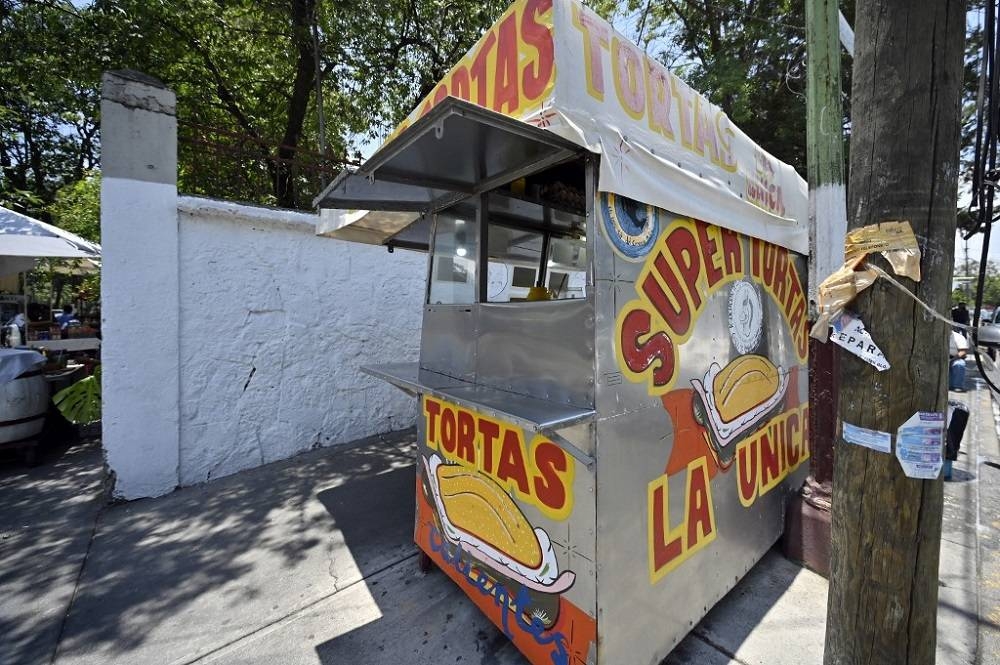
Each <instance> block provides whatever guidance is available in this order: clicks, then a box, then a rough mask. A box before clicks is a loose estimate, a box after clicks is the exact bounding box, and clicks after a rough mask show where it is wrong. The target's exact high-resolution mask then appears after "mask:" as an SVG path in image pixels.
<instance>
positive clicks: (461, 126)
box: [313, 97, 582, 212]
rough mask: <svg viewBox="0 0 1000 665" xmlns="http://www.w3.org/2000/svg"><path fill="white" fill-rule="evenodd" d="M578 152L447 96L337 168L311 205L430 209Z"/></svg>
mask: <svg viewBox="0 0 1000 665" xmlns="http://www.w3.org/2000/svg"><path fill="white" fill-rule="evenodd" d="M581 151H582V149H581V148H580V147H579V146H577V145H575V144H573V143H570V142H569V141H567V140H565V139H563V138H561V137H559V136H557V135H555V134H553V133H551V132H547V131H545V130H543V129H539V128H537V127H534V126H532V125H529V124H527V123H523V122H521V121H519V120H514V119H512V118H509V117H507V116H504V115H501V114H499V113H495V112H493V111H489V110H487V109H484V108H482V107H479V106H476V105H474V104H470V103H468V102H465V101H462V100H460V99H455V98H453V97H449V98H447V99H445V100H444V101H443V102H441V103H439V104H438V105H437V106H435V107H434V108H433V109H431V110H430V111H429V112H428V113H427V114H426V115H424V116H423V117H422V118H420V119H419V120H417V121H416V122H414V123H413V124H412V125H410V126H409V127H407V128H406V129H404V130H403V131H402V132H400V134H399V135H398V136H396V137H395V138H394V139H392V140H391V141H389V142H388V143H386V144H385V145H383V146H382V147H381V148H379V150H378V151H377V152H376V153H375V154H374V155H372V157H371V158H370V159H368V161H366V162H365V163H364V165H362V166H361V167H360V168H359V169H357V171H356V172H353V173H351V172H346V171H345V172H344V173H342V174H341V175H340V176H339V177H338V178H337V179H336V180H334V181H333V182H332V183H331V184H330V186H329V187H327V188H326V189H325V190H324V191H323V193H322V194H320V195H319V196H318V197H317V198H316V200H315V201H314V202H313V204H314V205H316V206H319V207H322V208H342V209H349V210H354V209H368V210H417V211H423V212H433V211H435V210H440V209H441V208H443V207H445V206H447V205H449V204H451V203H453V202H455V201H456V200H458V199H460V198H464V197H465V196H468V195H471V194H476V193H479V192H485V191H489V190H490V189H493V188H494V187H496V186H498V185H500V184H503V183H505V182H510V181H511V180H515V179H517V178H519V177H521V176H522V175H525V174H527V173H530V172H533V171H536V170H540V169H542V168H546V167H547V166H552V165H555V164H558V163H560V162H563V161H567V160H569V159H571V158H573V157H574V156H575V155H577V154H579V153H580V152H581Z"/></svg>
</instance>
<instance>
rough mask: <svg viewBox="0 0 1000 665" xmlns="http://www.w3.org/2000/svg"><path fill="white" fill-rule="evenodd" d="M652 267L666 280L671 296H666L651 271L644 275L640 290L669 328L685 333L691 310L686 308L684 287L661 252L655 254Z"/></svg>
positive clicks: (688, 324) (679, 333) (678, 332)
mask: <svg viewBox="0 0 1000 665" xmlns="http://www.w3.org/2000/svg"><path fill="white" fill-rule="evenodd" d="M653 267H654V268H655V269H656V272H657V273H658V274H659V275H660V277H662V278H663V281H664V282H666V284H667V288H669V289H670V293H671V295H672V296H673V298H668V297H667V294H666V293H664V291H663V289H662V288H661V287H660V283H659V282H657V281H656V278H655V277H653V275H652V273H650V274H648V275H646V279H644V280H643V281H642V291H643V293H645V294H646V297H647V298H649V302H651V303H652V304H653V307H655V308H656V311H657V312H658V313H659V314H660V316H662V317H663V320H664V321H666V323H667V325H668V326H670V329H671V330H673V331H674V333H675V334H677V335H686V334H687V331H688V327H689V326H690V325H691V310H690V309H689V308H688V303H687V298H685V297H684V289H683V287H681V283H680V281H678V279H677V275H675V274H674V271H673V270H672V269H671V268H670V265H669V264H668V263H667V259H666V258H664V256H663V255H662V254H657V256H656V258H655V259H653Z"/></svg>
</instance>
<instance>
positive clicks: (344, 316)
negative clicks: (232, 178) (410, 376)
mask: <svg viewBox="0 0 1000 665" xmlns="http://www.w3.org/2000/svg"><path fill="white" fill-rule="evenodd" d="M178 221H179V229H180V275H181V277H180V302H181V306H180V339H181V351H180V375H181V383H180V412H181V428H180V472H179V476H180V484H181V485H190V484H192V483H197V482H202V481H205V480H209V479H212V478H217V477H219V476H224V475H227V474H231V473H234V472H236V471H239V470H241V469H246V468H250V467H254V466H258V465H260V464H265V463H267V462H273V461H275V460H279V459H284V458H286V457H289V456H291V455H294V454H296V453H298V452H301V451H303V450H307V449H309V448H312V447H315V446H328V445H333V444H336V443H342V442H346V441H351V440H354V439H358V438H361V437H365V436H370V435H372V434H377V433H382V432H388V431H392V430H397V429H403V428H406V427H409V426H411V425H412V424H413V423H414V420H415V417H416V400H414V399H413V398H412V397H408V396H407V395H405V394H404V393H402V392H401V391H399V390H398V389H396V388H393V387H391V386H389V385H388V384H386V383H385V382H383V381H379V380H376V379H373V378H372V377H369V376H367V375H365V374H362V373H361V372H360V371H359V370H358V366H359V365H362V364H374V363H379V362H389V361H393V360H416V359H417V353H418V348H419V341H420V315H421V311H422V306H421V305H422V300H423V296H424V272H425V270H426V257H425V255H423V254H418V253H414V252H407V251H401V250H397V251H396V252H395V253H393V254H389V253H388V252H387V251H386V250H385V248H381V247H373V246H369V245H359V244H357V243H347V242H343V241H339V240H333V239H329V238H320V237H317V236H316V235H315V223H316V221H317V216H316V215H306V214H301V213H293V212H287V211H276V210H268V209H263V208H251V207H246V206H238V205H234V204H229V203H221V202H216V201H210V200H207V199H197V198H181V199H180V202H179V212H178Z"/></svg>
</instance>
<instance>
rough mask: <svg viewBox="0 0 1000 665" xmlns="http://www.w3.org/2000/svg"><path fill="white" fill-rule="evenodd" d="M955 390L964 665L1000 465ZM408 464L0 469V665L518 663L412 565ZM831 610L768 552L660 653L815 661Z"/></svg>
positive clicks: (366, 451)
mask: <svg viewBox="0 0 1000 665" xmlns="http://www.w3.org/2000/svg"><path fill="white" fill-rule="evenodd" d="M963 398H964V399H967V400H969V401H970V404H971V405H972V406H973V407H974V408H973V417H972V419H971V422H970V425H969V435H968V436H967V439H966V441H967V445H966V447H965V449H964V450H965V452H966V453H967V454H966V455H964V456H963V459H962V460H961V461H960V463H959V464H958V465H956V478H960V480H959V481H958V482H953V483H948V484H946V487H945V492H946V506H945V523H944V533H945V536H944V539H943V542H942V566H941V570H942V574H941V605H940V614H939V616H940V627H939V658H938V662H939V663H949V664H950V663H956V664H959V663H961V664H964V663H969V664H970V665H971V664H973V663H977V662H978V663H996V662H998V661H997V657H996V651H995V650H994V651H993V652H992V656H991V657H985V658H984V657H983V654H984V653H989V652H984V651H983V648H982V647H985V646H988V645H989V644H990V642H989V640H990V639H993V640H994V641H993V642H992V645H993V648H994V649H995V646H996V641H995V639H996V630H995V629H996V625H997V623H998V622H997V621H995V620H993V621H992V624H987V627H989V625H992V630H993V632H992V633H990V632H989V631H988V630H987V632H986V634H985V635H981V634H980V632H981V630H980V629H982V627H983V624H981V623H979V622H978V621H977V619H976V617H977V615H978V610H977V608H978V607H980V606H981V607H983V608H989V607H994V606H998V605H1000V603H998V600H1000V598H998V596H997V592H998V591H1000V584H995V586H993V587H989V584H992V583H993V582H990V581H989V580H987V584H986V585H985V586H984V584H982V583H979V582H978V581H977V577H976V571H977V567H978V566H977V560H978V557H979V553H980V547H982V546H983V545H982V544H983V543H984V542H987V541H988V540H989V539H988V538H986V537H985V536H983V535H980V536H979V537H977V532H976V524H977V522H979V523H980V527H981V529H983V528H987V527H988V522H986V521H984V520H982V519H980V515H981V511H980V510H979V506H980V504H981V503H982V504H983V505H985V503H986V498H985V495H986V494H987V483H989V485H988V487H989V491H990V492H993V493H994V494H992V495H991V496H993V499H994V500H995V499H996V493H1000V466H998V467H997V468H993V467H990V466H988V465H987V463H988V462H989V461H990V460H998V458H997V457H993V456H994V455H996V453H997V437H996V427H995V425H994V422H993V411H992V403H991V400H990V399H989V395H988V393H987V392H986V391H985V390H979V391H971V392H969V393H966V394H965V395H964V397H963ZM413 460H414V443H413V437H412V435H409V436H405V437H396V438H395V439H391V440H390V439H384V440H383V439H376V440H371V441H365V442H360V443H359V444H357V445H352V446H348V447H340V448H332V449H324V450H317V451H313V452H310V453H307V454H305V455H301V456H299V457H296V458H294V459H291V460H287V461H285V462H279V463H276V464H271V465H268V466H266V467H262V468H260V469H256V470H253V471H249V472H245V473H241V474H238V475H236V476H231V477H228V478H224V479H222V480H219V481H215V482H212V483H210V484H207V485H203V486H199V487H194V488H189V489H184V490H180V491H178V492H175V493H173V494H171V495H169V496H166V497H162V498H160V499H155V500H145V501H138V502H134V503H129V504H119V505H112V506H106V507H104V506H102V504H101V503H100V500H99V499H100V482H101V458H100V454H99V451H98V450H97V449H96V448H94V447H93V446H90V447H87V446H84V447H81V448H78V449H74V450H71V451H69V453H67V454H66V455H64V456H63V457H61V458H60V459H59V460H58V461H57V462H56V463H55V464H54V465H53V466H51V467H45V468H42V469H35V470H31V471H18V470H16V469H15V470H12V471H6V472H0V506H2V508H3V510H2V515H4V516H6V517H4V518H3V519H5V520H6V521H5V522H2V523H0V524H2V526H3V534H4V537H3V539H2V540H0V558H2V560H3V561H4V570H3V573H0V663H5V664H6V663H14V664H21V663H50V662H54V663H57V664H58V665H79V664H94V665H98V664H101V665H104V664H113V663H122V664H124V663H129V664H134V663H142V664H144V665H145V664H148V665H159V664H164V665H166V664H177V665H179V664H182V663H226V664H228V663H233V664H235V663H281V664H285V663H288V664H290V665H296V664H299V663H301V664H303V665H304V664H307V663H308V664H311V665H312V664H322V665H334V664H337V665H344V664H349V665H355V664H358V665H366V664H380V663H386V664H392V665H398V664H400V663H407V664H415V665H421V664H431V663H463V665H464V664H465V663H473V664H475V663H482V664H483V665H514V664H521V663H524V662H525V661H524V660H523V659H522V658H521V657H520V655H519V654H518V653H517V652H516V651H515V650H514V649H513V647H512V646H511V645H510V644H509V642H508V641H507V640H506V638H505V637H504V636H503V635H502V634H501V633H500V632H499V631H498V630H496V629H495V628H494V627H493V625H492V624H490V623H489V622H488V621H487V620H486V619H485V618H484V617H483V616H482V615H481V614H480V613H479V612H478V610H476V608H475V607H474V606H473V605H472V604H471V602H469V601H468V600H466V598H465V596H464V594H462V593H461V592H460V591H459V589H458V588H457V587H456V586H455V585H454V584H453V583H451V582H450V581H449V580H447V579H446V578H445V577H444V575H443V574H441V573H437V572H432V573H430V574H427V575H423V574H421V573H420V572H419V571H418V570H417V561H416V550H415V548H414V546H413V544H412V524H413V491H414V486H413V482H414V477H413V474H414V465H413ZM998 461H1000V460H998ZM961 474H967V475H968V477H965V476H962V475H961ZM990 505H992V506H993V507H992V508H991V510H993V511H994V512H992V513H991V515H992V516H991V517H990V520H992V521H993V527H992V528H993V529H994V531H995V530H996V528H997V526H1000V523H997V522H996V520H997V519H998V517H997V516H998V514H1000V513H997V512H996V508H997V505H996V504H990ZM12 516H13V517H16V518H17V519H12ZM984 524H986V525H987V527H984V526H983V525H984ZM985 533H986V532H985V531H981V532H980V534H985ZM91 535H92V537H91ZM992 542H993V543H994V548H993V550H992V556H993V557H994V558H993V562H994V565H995V566H998V567H997V568H994V569H992V570H993V571H994V574H996V573H998V572H1000V559H998V558H997V552H998V550H997V549H996V547H995V544H996V541H995V540H994V541H992ZM11 563H13V565H11ZM990 570H991V569H990V568H989V566H988V565H987V564H986V563H984V565H983V571H984V573H987V572H989V571H990ZM991 579H994V578H991ZM995 581H1000V576H997V577H995ZM986 587H989V588H988V589H987V588H986ZM984 589H985V590H984ZM990 593H992V594H993V595H992V596H990ZM990 603H993V604H992V605H990ZM984 611H985V610H984ZM825 614H826V581H825V580H824V579H823V578H821V577H819V576H818V575H815V574H813V573H811V572H809V571H807V570H804V569H802V568H799V567H798V566H796V565H794V564H792V563H790V562H788V561H786V560H785V559H783V558H782V557H781V556H779V555H778V554H776V553H774V552H771V553H769V554H768V555H767V556H766V557H765V558H764V560H763V561H762V562H761V563H760V564H758V565H757V566H756V567H755V568H754V569H753V570H752V571H751V572H750V574H749V575H748V576H747V577H746V578H745V579H744V580H743V581H742V582H740V584H739V585H738V586H737V587H736V588H735V589H734V590H733V591H732V592H731V593H730V594H729V595H727V596H726V597H725V598H724V599H723V600H722V601H721V602H720V603H719V605H718V606H716V607H715V608H714V609H713V610H712V611H711V612H710V613H709V615H708V616H707V617H706V618H705V619H704V620H703V621H702V622H701V623H700V624H698V626H696V628H695V629H694V631H693V632H692V634H691V635H689V636H688V638H687V639H685V640H684V641H683V642H682V643H681V645H680V646H679V647H678V648H677V649H676V650H675V652H674V653H673V654H672V655H671V657H670V658H668V660H667V661H666V663H667V664H669V665H680V664H682V663H697V664H699V665H726V664H736V663H739V664H741V665H784V664H785V663H787V664H789V665H791V664H793V663H794V664H795V665H813V664H815V665H819V664H820V663H822V655H823V633H824V623H825ZM988 621H989V620H988ZM977 644H979V645H980V649H979V655H980V657H981V659H980V660H979V661H977V660H976V652H977ZM616 665H618V664H616ZM622 665H625V664H622Z"/></svg>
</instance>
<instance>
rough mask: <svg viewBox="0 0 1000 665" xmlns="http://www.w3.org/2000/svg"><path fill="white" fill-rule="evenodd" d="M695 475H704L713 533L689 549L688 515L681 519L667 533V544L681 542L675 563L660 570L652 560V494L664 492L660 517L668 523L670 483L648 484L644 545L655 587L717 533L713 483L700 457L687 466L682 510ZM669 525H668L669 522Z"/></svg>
mask: <svg viewBox="0 0 1000 665" xmlns="http://www.w3.org/2000/svg"><path fill="white" fill-rule="evenodd" d="M695 471H698V472H699V473H701V474H703V475H704V478H705V501H707V503H708V521H709V525H710V526H711V529H712V532H711V533H710V534H707V535H703V536H702V538H700V539H699V540H698V542H697V543H696V544H695V545H694V546H691V544H690V543H688V542H687V529H688V517H689V516H688V515H687V514H686V515H685V516H684V520H683V521H682V522H681V523H680V524H678V525H677V526H675V527H674V528H672V529H670V530H669V531H668V532H667V534H666V535H667V540H668V541H669V540H674V539H675V538H676V537H677V536H678V535H679V536H680V539H681V553H680V556H678V557H677V558H676V559H674V560H672V561H671V562H670V563H668V564H666V565H665V566H663V567H662V568H660V569H659V570H655V569H654V568H653V566H654V563H653V561H654V559H653V549H654V546H653V494H654V492H655V490H656V489H657V488H659V487H662V488H663V516H664V519H666V520H669V519H670V491H669V486H668V484H669V481H670V478H669V477H668V476H667V475H662V476H658V477H657V478H655V479H654V480H653V481H652V482H650V483H649V485H648V486H647V489H646V534H647V537H646V541H647V548H646V554H647V558H648V562H649V563H648V565H649V581H650V584H656V583H657V582H659V581H660V580H662V579H663V578H664V577H666V576H667V575H668V574H670V573H671V572H672V571H674V570H676V569H677V567H678V566H680V565H681V564H682V563H684V562H685V561H687V560H688V559H690V558H691V557H692V556H694V555H695V554H696V553H697V552H700V551H701V550H703V549H705V547H707V546H708V545H709V544H710V543H712V542H713V541H714V540H715V538H716V536H717V535H718V533H719V529H718V527H717V525H716V522H715V501H714V500H713V499H712V479H711V478H710V477H709V474H708V459H707V458H706V457H699V458H698V459H696V460H692V461H691V463H690V464H688V466H687V479H686V481H685V486H684V509H685V511H686V510H687V509H688V502H689V501H690V499H691V479H692V478H693V477H694V473H695ZM668 525H669V521H668Z"/></svg>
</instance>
